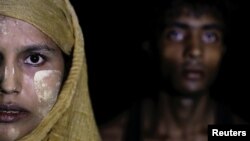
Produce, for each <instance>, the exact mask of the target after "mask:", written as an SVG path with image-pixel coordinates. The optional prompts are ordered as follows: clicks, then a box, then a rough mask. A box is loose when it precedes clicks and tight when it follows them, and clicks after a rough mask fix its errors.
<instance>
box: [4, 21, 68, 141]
mask: <svg viewBox="0 0 250 141" xmlns="http://www.w3.org/2000/svg"><path fill="white" fill-rule="evenodd" d="M63 74H64V60H63V55H62V53H61V51H60V49H59V48H58V47H57V46H56V44H55V43H54V42H53V41H52V40H50V39H49V38H48V37H47V36H46V35H45V34H44V33H42V32H41V31H39V30H38V29H37V28H35V27H34V26H32V25H31V24H28V23H26V22H23V21H21V20H17V19H13V18H9V17H1V21H0V140H4V141H13V140H16V139H19V138H20V137H22V136H24V135H26V134H28V133H29V132H31V131H32V130H33V129H34V128H35V127H36V126H37V125H38V124H39V123H40V122H41V120H42V119H43V118H44V117H45V116H46V114H47V113H48V112H49V111H50V109H51V108H52V107H53V105H54V104H55V102H56V100H57V95H58V92H59V89H60V87H61V83H62V78H63Z"/></svg>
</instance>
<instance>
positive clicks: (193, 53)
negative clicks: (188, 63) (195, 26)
mask: <svg viewBox="0 0 250 141" xmlns="http://www.w3.org/2000/svg"><path fill="white" fill-rule="evenodd" d="M185 45H186V46H185V51H184V53H185V56H186V57H188V58H199V57H201V56H202V55H203V48H202V42H201V40H200V39H199V38H198V37H196V36H191V37H190V38H189V39H188V40H187V42H186V44H185Z"/></svg>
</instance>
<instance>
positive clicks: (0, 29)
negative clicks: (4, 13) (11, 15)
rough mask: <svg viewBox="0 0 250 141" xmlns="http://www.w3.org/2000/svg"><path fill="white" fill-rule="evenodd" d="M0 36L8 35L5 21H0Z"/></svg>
mask: <svg viewBox="0 0 250 141" xmlns="http://www.w3.org/2000/svg"><path fill="white" fill-rule="evenodd" d="M0 18H1V17H0ZM0 34H1V35H7V34H8V30H7V27H6V20H2V21H1V22H0Z"/></svg>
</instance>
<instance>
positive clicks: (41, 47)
mask: <svg viewBox="0 0 250 141" xmlns="http://www.w3.org/2000/svg"><path fill="white" fill-rule="evenodd" d="M19 51H22V52H35V51H49V52H55V49H54V48H51V47H49V46H48V45H46V44H33V45H27V46H23V47H21V49H19Z"/></svg>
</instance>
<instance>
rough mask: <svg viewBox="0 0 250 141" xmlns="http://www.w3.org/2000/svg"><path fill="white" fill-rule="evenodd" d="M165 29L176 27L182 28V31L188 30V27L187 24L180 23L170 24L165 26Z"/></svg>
mask: <svg viewBox="0 0 250 141" xmlns="http://www.w3.org/2000/svg"><path fill="white" fill-rule="evenodd" d="M166 27H171V28H173V27H176V28H182V29H188V28H190V26H189V25H188V24H185V23H182V22H171V23H169V24H167V25H166Z"/></svg>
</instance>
